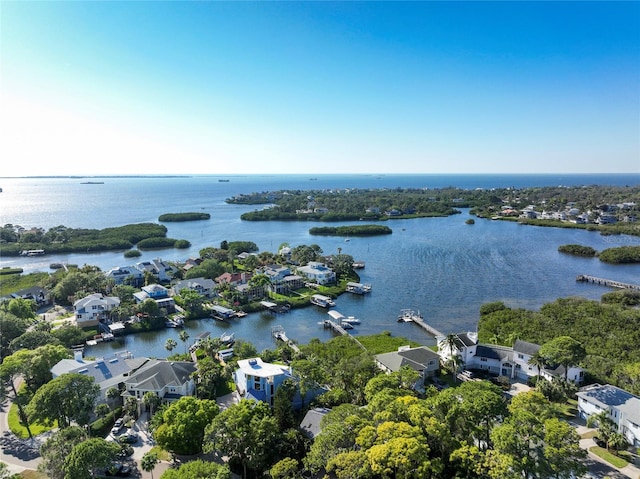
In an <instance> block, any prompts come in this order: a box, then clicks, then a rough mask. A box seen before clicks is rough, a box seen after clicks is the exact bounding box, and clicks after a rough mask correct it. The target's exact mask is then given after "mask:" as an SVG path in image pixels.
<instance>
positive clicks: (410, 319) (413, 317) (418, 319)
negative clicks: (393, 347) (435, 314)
mask: <svg viewBox="0 0 640 479" xmlns="http://www.w3.org/2000/svg"><path fill="white" fill-rule="evenodd" d="M398 322H405V323H415V324H417V325H418V326H420V327H421V328H422V329H424V330H425V331H426V332H428V333H429V334H430V335H432V336H433V337H434V338H437V337H444V334H442V333H441V332H440V331H438V330H437V329H436V328H434V327H433V326H430V325H428V324H427V323H426V322H425V320H424V318H423V317H422V315H421V314H420V313H419V312H416V311H414V310H412V309H403V310H402V311H401V312H400V316H398Z"/></svg>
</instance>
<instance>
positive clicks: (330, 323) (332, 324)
mask: <svg viewBox="0 0 640 479" xmlns="http://www.w3.org/2000/svg"><path fill="white" fill-rule="evenodd" d="M322 324H323V326H324V327H325V328H331V329H333V330H334V331H335V332H336V333H339V334H342V335H343V336H349V337H350V338H351V339H353V340H354V341H355V342H356V344H357V345H358V346H360V348H362V349H364V350H365V351H366V350H367V348H365V347H364V346H363V345H362V343H361V342H360V341H358V340H357V339H356V338H354V337H353V336H352V335H350V334H349V333H348V332H347V330H346V329H344V328H343V327H342V326H340V325H339V324H338V323H336V322H334V321H331V320H330V319H325V320H324V321H323V322H322Z"/></svg>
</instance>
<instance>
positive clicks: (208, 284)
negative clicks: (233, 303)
mask: <svg viewBox="0 0 640 479" xmlns="http://www.w3.org/2000/svg"><path fill="white" fill-rule="evenodd" d="M183 289H190V290H193V291H195V292H196V293H198V294H199V295H200V296H203V297H204V298H213V297H214V296H215V295H216V292H215V289H216V282H215V281H214V280H212V279H209V278H192V279H185V280H182V281H178V282H177V283H176V284H174V285H173V293H174V294H180V291H182V290H183Z"/></svg>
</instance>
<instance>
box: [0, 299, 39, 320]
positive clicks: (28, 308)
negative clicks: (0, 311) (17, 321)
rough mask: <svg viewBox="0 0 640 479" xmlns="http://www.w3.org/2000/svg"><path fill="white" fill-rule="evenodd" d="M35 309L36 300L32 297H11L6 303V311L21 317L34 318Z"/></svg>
mask: <svg viewBox="0 0 640 479" xmlns="http://www.w3.org/2000/svg"><path fill="white" fill-rule="evenodd" d="M36 309H37V306H36V302H35V301H33V300H32V299H24V298H12V299H10V300H9V303H8V304H7V311H8V312H9V313H11V314H13V315H14V316H16V317H17V318H22V319H29V320H30V319H34V318H35V317H36Z"/></svg>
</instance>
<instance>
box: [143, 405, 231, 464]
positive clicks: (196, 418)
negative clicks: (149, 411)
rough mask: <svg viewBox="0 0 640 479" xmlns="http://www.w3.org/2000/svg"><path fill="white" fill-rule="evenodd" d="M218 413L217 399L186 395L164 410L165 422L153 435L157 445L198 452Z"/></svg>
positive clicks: (186, 452)
mask: <svg viewBox="0 0 640 479" xmlns="http://www.w3.org/2000/svg"><path fill="white" fill-rule="evenodd" d="M218 412H219V408H218V405H217V404H216V402H215V401H212V400H209V399H196V398H195V397H192V396H184V397H182V398H180V399H179V400H178V401H176V402H174V403H172V404H171V405H169V407H167V408H166V409H165V410H164V411H163V412H162V418H161V420H162V424H161V425H160V426H159V427H158V428H157V429H156V430H155V432H154V437H155V439H156V441H157V442H158V445H160V446H161V447H163V448H164V449H166V450H168V451H171V452H173V453H175V454H196V453H199V452H201V451H202V443H203V437H204V431H205V427H206V426H207V425H208V424H210V423H211V421H212V420H213V419H214V418H215V417H216V415H217V414H218ZM156 416H158V414H156Z"/></svg>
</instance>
